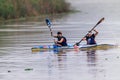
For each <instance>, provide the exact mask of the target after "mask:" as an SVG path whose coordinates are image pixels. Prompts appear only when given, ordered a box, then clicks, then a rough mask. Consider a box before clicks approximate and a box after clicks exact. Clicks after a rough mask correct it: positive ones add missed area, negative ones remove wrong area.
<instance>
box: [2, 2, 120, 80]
mask: <svg viewBox="0 0 120 80" xmlns="http://www.w3.org/2000/svg"><path fill="white" fill-rule="evenodd" d="M68 1H70V2H71V1H72V0H68ZM72 2H73V1H72ZM119 3H120V1H116V2H114V3H113V2H111V1H105V2H104V1H99V0H95V1H94V2H93V3H92V2H90V1H89V0H84V1H79V0H76V2H73V4H72V6H73V7H74V8H76V9H77V10H81V11H80V12H77V13H72V14H68V15H66V16H63V17H62V18H60V19H59V16H58V18H57V19H55V18H54V17H52V19H53V20H52V23H53V25H52V30H53V32H54V34H56V32H57V31H62V32H63V35H64V36H66V37H67V39H68V43H71V44H74V43H76V42H78V41H79V40H80V39H81V38H82V37H83V36H84V35H85V34H86V32H87V31H89V30H90V29H91V28H92V27H93V26H94V25H95V24H96V23H97V22H98V21H99V19H101V18H102V17H105V21H104V22H102V23H101V24H100V25H99V26H98V27H97V28H96V29H97V30H98V31H99V35H98V36H97V37H96V40H97V42H98V43H105V44H115V45H116V44H117V45H118V46H119V44H120V38H119V35H120V33H119V31H120V28H119V26H120V23H119V21H120V16H119V15H120V13H119V12H120V10H119ZM43 21H44V20H43ZM84 43H85V42H82V44H84ZM0 44H1V45H0V80H23V79H25V80H119V79H120V77H119V73H120V69H119V67H120V48H119V47H117V48H112V49H107V50H96V51H74V50H71V51H63V52H59V54H55V53H54V52H53V51H46V52H34V53H33V52H32V51H31V48H32V47H33V46H34V45H46V44H53V39H52V38H51V36H50V32H49V29H48V27H47V26H46V25H45V23H44V22H40V21H39V19H38V20H33V21H32V20H28V21H25V22H15V23H8V24H5V25H3V28H1V29H0Z"/></svg>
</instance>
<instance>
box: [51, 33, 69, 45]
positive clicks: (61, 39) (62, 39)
mask: <svg viewBox="0 0 120 80" xmlns="http://www.w3.org/2000/svg"><path fill="white" fill-rule="evenodd" d="M53 37H54V38H57V39H58V40H57V41H55V45H57V46H67V39H66V37H64V36H62V32H60V31H59V32H57V36H53Z"/></svg>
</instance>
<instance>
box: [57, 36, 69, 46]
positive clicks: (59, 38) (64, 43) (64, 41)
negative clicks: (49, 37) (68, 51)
mask: <svg viewBox="0 0 120 80" xmlns="http://www.w3.org/2000/svg"><path fill="white" fill-rule="evenodd" d="M57 38H58V41H60V40H61V39H62V38H63V39H64V40H63V42H62V43H58V44H60V45H62V46H67V39H66V38H65V37H64V36H61V37H57Z"/></svg>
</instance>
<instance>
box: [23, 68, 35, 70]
mask: <svg viewBox="0 0 120 80" xmlns="http://www.w3.org/2000/svg"><path fill="white" fill-rule="evenodd" d="M31 70H33V68H26V69H25V71H31Z"/></svg>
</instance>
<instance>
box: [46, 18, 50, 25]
mask: <svg viewBox="0 0 120 80" xmlns="http://www.w3.org/2000/svg"><path fill="white" fill-rule="evenodd" d="M45 21H46V24H47V26H48V27H50V26H51V22H50V20H49V19H48V18H46V19H45Z"/></svg>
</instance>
